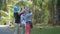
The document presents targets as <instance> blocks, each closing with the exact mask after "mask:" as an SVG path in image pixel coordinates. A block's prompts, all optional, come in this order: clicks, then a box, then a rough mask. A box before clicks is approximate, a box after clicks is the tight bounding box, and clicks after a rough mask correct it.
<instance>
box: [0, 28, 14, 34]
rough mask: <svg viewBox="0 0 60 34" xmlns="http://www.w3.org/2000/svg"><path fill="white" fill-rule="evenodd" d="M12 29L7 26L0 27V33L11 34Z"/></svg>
mask: <svg viewBox="0 0 60 34" xmlns="http://www.w3.org/2000/svg"><path fill="white" fill-rule="evenodd" d="M13 33H14V32H13V30H12V29H11V28H8V27H0V34H13Z"/></svg>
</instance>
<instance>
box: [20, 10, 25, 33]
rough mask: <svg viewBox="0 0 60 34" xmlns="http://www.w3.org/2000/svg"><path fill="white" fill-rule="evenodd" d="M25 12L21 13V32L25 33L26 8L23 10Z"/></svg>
mask: <svg viewBox="0 0 60 34" xmlns="http://www.w3.org/2000/svg"><path fill="white" fill-rule="evenodd" d="M22 11H23V12H24V13H23V14H22V15H21V26H22V33H21V34H25V24H26V21H25V12H26V11H25V9H23V10H22Z"/></svg>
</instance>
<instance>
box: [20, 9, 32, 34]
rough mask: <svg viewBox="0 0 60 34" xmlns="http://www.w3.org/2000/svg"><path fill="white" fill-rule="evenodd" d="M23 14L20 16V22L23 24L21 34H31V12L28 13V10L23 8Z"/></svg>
mask: <svg viewBox="0 0 60 34" xmlns="http://www.w3.org/2000/svg"><path fill="white" fill-rule="evenodd" d="M23 11H24V14H22V15H21V21H22V24H23V28H22V34H24V33H25V32H26V34H30V33H31V28H32V21H31V19H32V12H31V11H29V9H28V8H24V10H23Z"/></svg>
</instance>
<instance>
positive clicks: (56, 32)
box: [20, 27, 60, 34]
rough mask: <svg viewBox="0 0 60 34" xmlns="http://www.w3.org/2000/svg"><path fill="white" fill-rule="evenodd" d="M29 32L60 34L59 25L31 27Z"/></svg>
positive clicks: (33, 33) (32, 33) (34, 33)
mask: <svg viewBox="0 0 60 34" xmlns="http://www.w3.org/2000/svg"><path fill="white" fill-rule="evenodd" d="M20 31H21V30H20ZM31 34H60V27H46V28H33V29H32V31H31Z"/></svg>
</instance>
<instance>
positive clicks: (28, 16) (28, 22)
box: [26, 11, 32, 34]
mask: <svg viewBox="0 0 60 34" xmlns="http://www.w3.org/2000/svg"><path fill="white" fill-rule="evenodd" d="M31 28H32V11H28V12H27V14H26V34H31Z"/></svg>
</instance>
